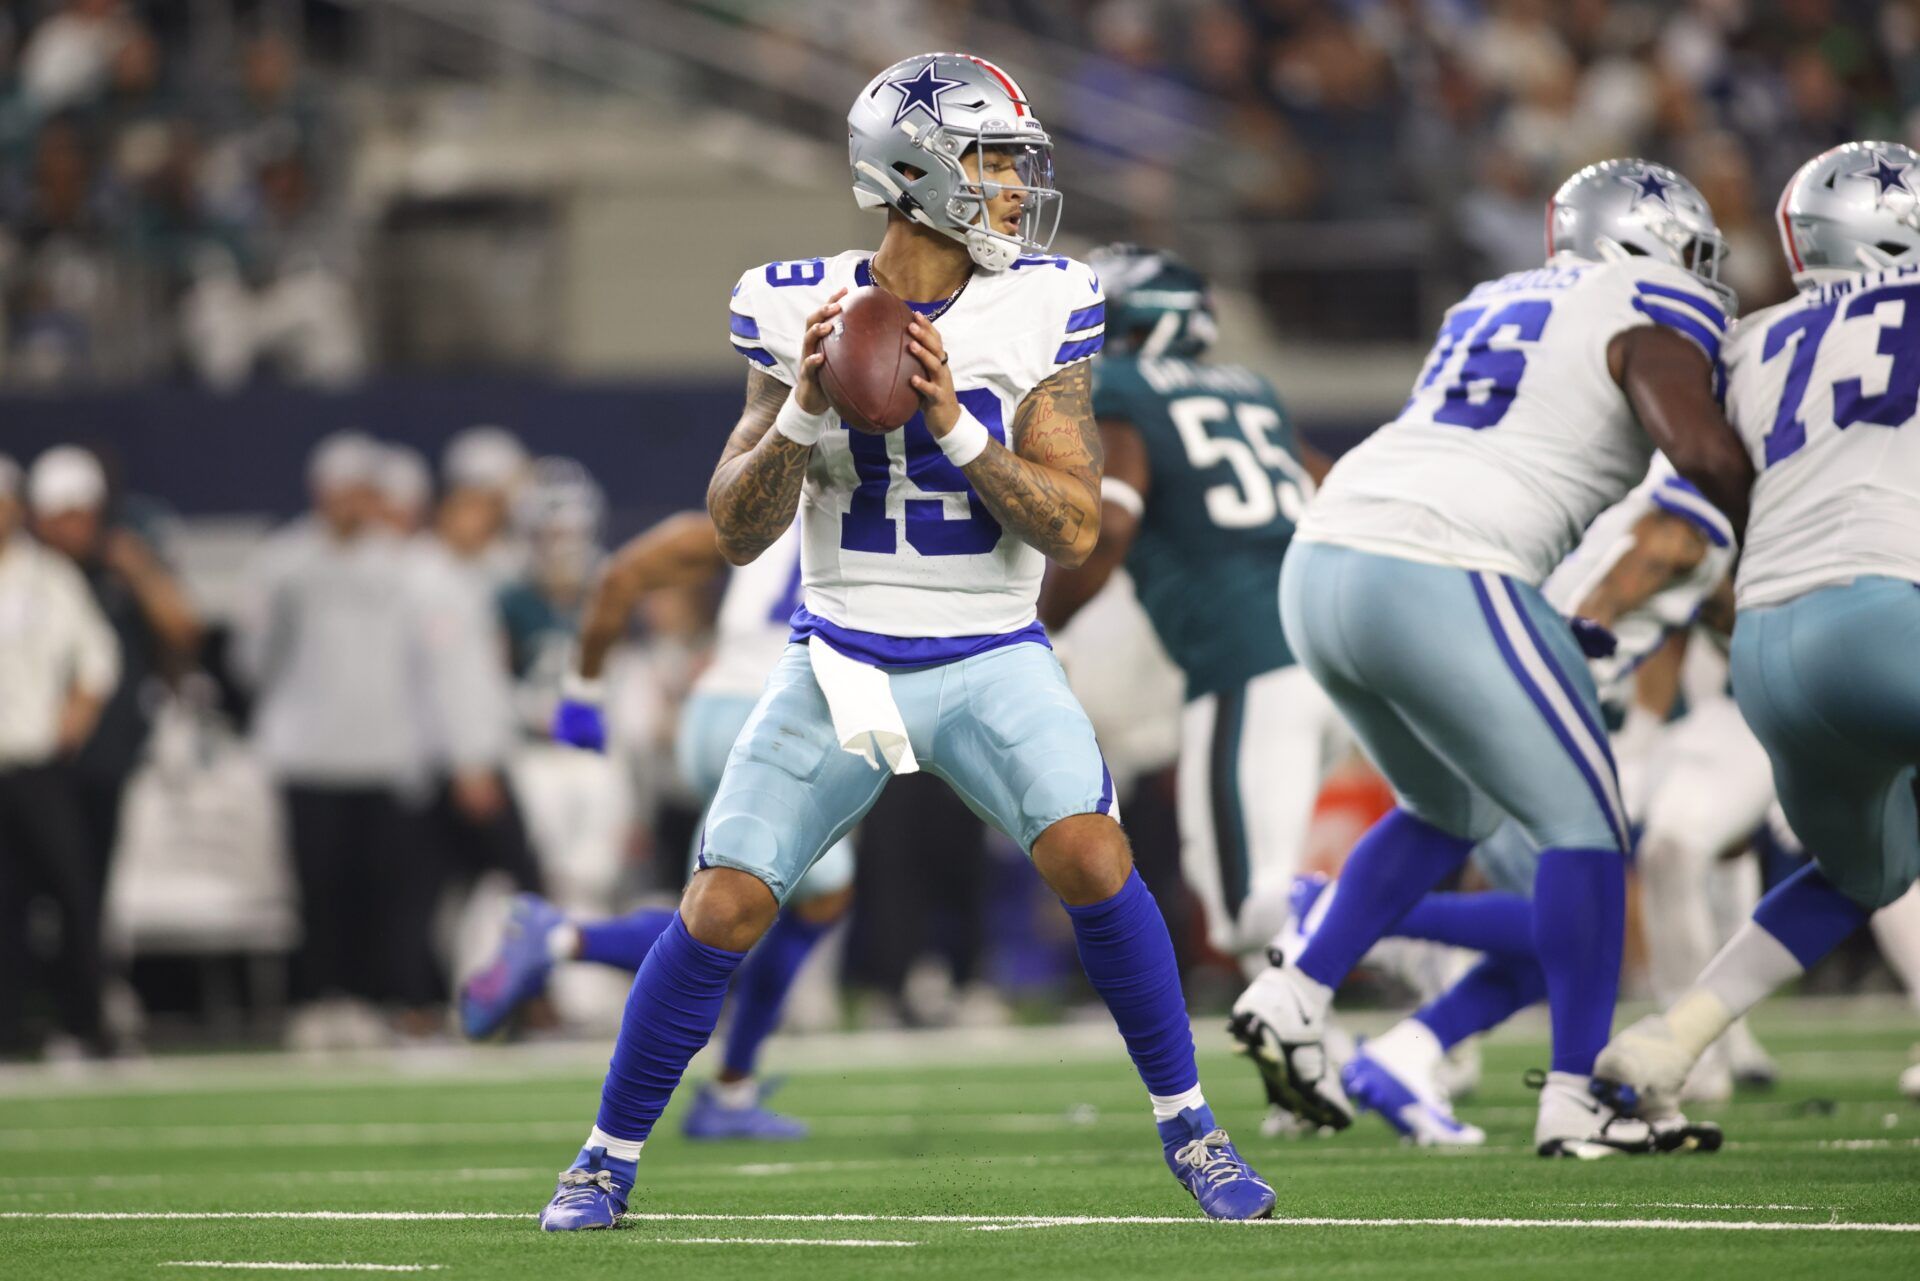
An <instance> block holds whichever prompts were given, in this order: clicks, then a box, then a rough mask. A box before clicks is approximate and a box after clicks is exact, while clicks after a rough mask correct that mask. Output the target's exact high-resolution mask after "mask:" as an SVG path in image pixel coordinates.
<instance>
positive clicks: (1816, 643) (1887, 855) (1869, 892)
mask: <svg viewBox="0 0 1920 1281" xmlns="http://www.w3.org/2000/svg"><path fill="white" fill-rule="evenodd" d="M1733 695H1734V698H1735V699H1736V700H1737V701H1738V702H1739V704H1740V712H1741V714H1742V715H1743V716H1745V717H1746V718H1747V723H1748V724H1749V725H1751V726H1752V727H1753V732H1754V734H1755V735H1756V736H1757V737H1758V738H1759V739H1760V742H1761V744H1762V746H1764V747H1765V748H1766V749H1767V756H1768V757H1769V758H1770V759H1771V760H1772V761H1773V779H1774V786H1775V789H1776V790H1777V791H1778V792H1779V794H1780V805H1781V807H1782V808H1783V809H1785V810H1786V812H1787V821H1788V822H1790V823H1792V824H1793V830H1794V834H1795V835H1797V836H1798V837H1799V838H1800V840H1801V842H1802V843H1803V844H1804V845H1805V846H1806V847H1807V851H1808V853H1810V854H1811V855H1813V858H1814V861H1815V862H1817V863H1818V864H1819V865H1820V870H1821V871H1822V872H1824V873H1826V876H1827V879H1828V880H1830V881H1832V882H1833V883H1834V885H1835V886H1837V887H1838V888H1839V889H1840V891H1841V892H1842V893H1843V894H1845V895H1847V897H1849V898H1851V899H1853V900H1854V901H1855V902H1857V903H1859V904H1860V905H1861V906H1862V907H1865V908H1867V909H1868V910H1870V911H1871V910H1873V909H1876V908H1881V907H1885V906H1886V905H1887V904H1889V903H1891V902H1893V901H1894V900H1895V899H1897V898H1899V897H1900V896H1901V895H1902V894H1904V893H1905V892H1906V890H1907V887H1908V886H1909V885H1911V884H1913V882H1914V880H1915V879H1916V878H1920V817H1917V816H1916V804H1915V802H1916V799H1920V798H1916V795H1915V787H1916V782H1915V778H1916V766H1920V585H1916V584H1914V583H1909V582H1905V581H1903V580H1901V579H1896V578H1880V577H1865V578H1858V579H1855V580H1854V581H1853V582H1851V583H1848V584H1846V585H1845V586H1840V587H1823V588H1820V589H1819V590H1817V591H1812V592H1808V593H1807V594H1806V595H1804V596H1800V597H1797V598H1795V599H1793V600H1790V601H1787V602H1786V603H1784V604H1780V605H1766V606H1762V607H1760V608H1757V609H1743V610H1741V611H1740V617H1739V621H1738V623H1737V624H1736V625H1735V627H1734V631H1733Z"/></svg>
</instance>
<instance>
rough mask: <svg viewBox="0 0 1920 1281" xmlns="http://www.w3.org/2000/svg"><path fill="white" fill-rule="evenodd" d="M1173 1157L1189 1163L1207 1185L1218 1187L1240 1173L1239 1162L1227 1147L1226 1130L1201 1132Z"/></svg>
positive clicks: (1183, 1163) (1184, 1163)
mask: <svg viewBox="0 0 1920 1281" xmlns="http://www.w3.org/2000/svg"><path fill="white" fill-rule="evenodd" d="M1173 1159H1174V1160H1176V1161H1178V1162H1179V1163H1180V1164H1181V1165H1190V1166H1192V1167H1193V1168H1194V1169H1195V1170H1197V1171H1199V1173H1200V1177H1201V1178H1202V1179H1204V1180H1205V1181H1206V1183H1207V1185H1208V1186H1209V1187H1219V1186H1220V1185H1221V1184H1222V1183H1229V1182H1232V1181H1233V1180H1234V1179H1237V1178H1239V1177H1240V1175H1241V1167H1240V1162H1239V1161H1238V1160H1236V1159H1235V1158H1234V1156H1233V1154H1232V1152H1231V1151H1230V1150H1229V1149H1228V1147H1227V1132H1226V1131H1225V1130H1214V1131H1212V1132H1211V1133H1209V1134H1203V1135H1201V1136H1200V1137H1199V1138H1197V1139H1195V1140H1193V1141H1192V1142H1191V1143H1188V1144H1187V1145H1186V1146H1185V1147H1182V1148H1180V1149H1179V1150H1178V1151H1176V1152H1175V1153H1174V1154H1173Z"/></svg>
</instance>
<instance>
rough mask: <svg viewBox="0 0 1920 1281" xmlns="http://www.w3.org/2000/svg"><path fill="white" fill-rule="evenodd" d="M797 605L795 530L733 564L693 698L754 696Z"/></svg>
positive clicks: (784, 639)
mask: <svg viewBox="0 0 1920 1281" xmlns="http://www.w3.org/2000/svg"><path fill="white" fill-rule="evenodd" d="M799 603H800V526H799V525H798V524H797V523H796V524H793V525H790V526H788V527H787V532H786V533H784V534H782V535H780V537H778V538H776V539H775V540H774V542H773V546H771V547H769V548H767V550H765V551H764V552H761V553H760V555H759V556H758V557H756V558H755V559H754V560H753V561H752V562H750V563H748V564H745V565H736V566H734V569H733V572H732V573H731V574H729V575H728V576H727V590H726V593H725V594H724V595H722V596H721V597H720V614H719V617H718V618H716V619H715V620H714V629H713V632H714V635H713V661H712V662H711V663H709V664H707V669H706V670H705V671H704V672H701V673H700V678H699V679H698V680H696V681H695V682H694V683H693V688H694V692H695V693H698V694H745V695H747V696H749V697H753V696H757V695H758V694H759V693H760V690H761V689H762V687H764V686H765V685H766V683H767V673H768V672H770V671H772V670H773V665H774V664H775V663H777V662H779V661H780V653H781V651H782V650H784V649H785V648H786V647H787V636H788V634H789V633H790V632H791V631H792V630H793V611H794V607H795V606H797V605H798V604H799Z"/></svg>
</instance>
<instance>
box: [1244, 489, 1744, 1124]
mask: <svg viewBox="0 0 1920 1281" xmlns="http://www.w3.org/2000/svg"><path fill="white" fill-rule="evenodd" d="M1734 553H1735V546H1734V539H1733V530H1732V527H1731V525H1729V524H1728V522H1727V519H1726V517H1724V516H1722V515H1721V514H1720V513H1719V512H1718V511H1716V510H1715V509H1714V508H1713V507H1712V505H1711V504H1709V503H1707V502H1706V501H1705V500H1704V499H1703V498H1702V497H1701V496H1700V493H1699V491H1698V490H1696V489H1695V488H1694V487H1693V486H1692V485H1690V484H1689V483H1688V482H1687V481H1685V480H1683V479H1682V478H1681V477H1679V476H1678V475H1676V474H1675V472H1674V470H1673V468H1672V466H1671V465H1670V464H1669V463H1668V462H1667V460H1666V459H1665V458H1664V457H1656V458H1655V460H1654V464H1653V467H1652V469H1651V471H1650V472H1649V473H1648V475H1647V479H1646V480H1645V481H1644V482H1642V483H1641V484H1640V485H1639V486H1637V487H1636V488H1635V489H1634V490H1633V492H1632V493H1630V494H1628V495H1627V496H1626V497H1625V498H1624V499H1622V500H1621V501H1620V502H1618V503H1616V504H1615V505H1614V506H1612V507H1610V508H1608V509H1607V510H1606V511H1604V512H1602V513H1601V514H1600V515H1599V517H1597V518H1596V519H1595V520H1594V522H1593V524H1592V525H1591V526H1589V527H1588V529H1587V532H1586V535H1585V536H1584V537H1583V538H1582V539H1581V540H1580V544H1579V545H1578V546H1577V547H1575V548H1574V550H1573V552H1572V554H1570V555H1569V556H1568V557H1567V559H1566V560H1564V561H1562V562H1561V563H1560V565H1559V567H1558V568H1557V569H1555V570H1554V572H1553V573H1552V574H1551V575H1550V576H1549V577H1548V579H1547V581H1546V583H1545V584H1543V585H1542V588H1541V594H1542V595H1543V596H1545V597H1546V599H1547V602H1548V603H1549V604H1550V605H1552V606H1553V607H1554V609H1556V610H1558V611H1559V612H1560V613H1561V614H1562V615H1564V616H1565V617H1566V618H1567V619H1568V620H1569V621H1570V622H1571V623H1572V624H1573V626H1574V628H1575V633H1576V635H1577V636H1578V637H1579V638H1580V641H1581V647H1582V648H1583V649H1584V650H1585V651H1586V654H1587V668H1588V670H1589V671H1590V672H1591V673H1592V674H1593V679H1594V684H1595V687H1596V691H1597V693H1598V695H1599V700H1600V707H1601V712H1602V715H1603V717H1604V719H1605V722H1606V724H1607V725H1608V726H1609V727H1610V728H1612V729H1614V730H1615V733H1614V734H1613V736H1612V746H1613V750H1614V753H1615V756H1616V758H1617V759H1618V760H1620V761H1621V762H1622V772H1623V773H1624V772H1625V762H1626V761H1627V759H1628V757H1629V755H1630V754H1638V755H1644V754H1646V750H1647V749H1646V748H1645V747H1644V746H1642V745H1641V744H1640V743H1639V742H1638V741H1637V740H1639V739H1642V738H1644V737H1646V736H1645V735H1644V734H1642V733H1639V732H1637V727H1640V726H1645V725H1649V724H1650V725H1651V726H1652V728H1653V729H1654V730H1655V731H1657V730H1658V727H1659V721H1660V719H1661V717H1662V716H1663V715H1664V711H1665V705H1664V704H1662V705H1661V706H1659V707H1651V708H1650V707H1646V706H1643V705H1641V704H1639V702H1638V698H1639V697H1640V690H1639V689H1638V682H1637V681H1636V679H1635V678H1636V676H1637V675H1638V674H1639V673H1640V672H1641V671H1642V670H1644V667H1645V664H1646V663H1647V662H1648V660H1649V659H1651V658H1653V657H1654V656H1655V655H1657V654H1660V653H1662V652H1663V649H1664V647H1665V645H1666V643H1667V641H1668V639H1669V638H1670V637H1672V636H1674V635H1678V634H1683V633H1684V632H1685V630H1686V629H1687V628H1688V627H1689V626H1690V625H1691V624H1692V623H1693V621H1694V620H1695V619H1696V617H1701V616H1703V615H1705V616H1714V610H1715V609H1716V608H1717V607H1716V606H1715V605H1714V602H1715V601H1716V600H1718V599H1719V598H1720V596H1721V595H1722V591H1721V589H1722V587H1723V586H1724V585H1725V582H1726V576H1727V571H1728V570H1729V568H1731V566H1732V564H1733V558H1734ZM1721 626H1722V627H1723V628H1724V629H1725V630H1731V628H1730V625H1729V621H1727V620H1723V621H1722V622H1721ZM1472 860H1473V864H1474V866H1475V868H1476V869H1477V870H1478V871H1479V873H1480V874H1481V876H1482V877H1483V878H1484V879H1485V880H1486V881H1487V883H1488V884H1489V885H1490V886H1492V889H1491V891H1489V892H1484V893H1466V894H1455V893H1441V894H1429V895H1427V896H1426V897H1425V898H1423V899H1421V900H1420V902H1418V903H1417V904H1415V905H1414V906H1413V908H1412V909H1411V910H1409V911H1408V913H1407V914H1406V915H1405V916H1404V917H1402V918H1401V919H1400V921H1399V923H1398V924H1397V925H1395V926H1394V929H1393V935H1394V937H1399V938H1411V939H1420V940H1425V941H1427V942H1431V943H1440V944H1445V945H1448V946H1451V947H1459V948H1465V949H1468V950H1470V951H1474V952H1479V953H1482V959H1481V961H1480V962H1479V963H1478V964H1477V965H1476V966H1474V968H1472V969H1470V970H1468V971H1467V972H1466V973H1465V974H1464V975H1462V976H1461V977H1460V978H1459V980H1458V981H1457V982H1455V983H1453V984H1452V985H1450V986H1449V987H1448V988H1446V989H1445V990H1444V991H1442V992H1440V993H1438V994H1436V995H1435V997H1434V998H1433V999H1432V1000H1430V1001H1428V1002H1427V1003H1426V1004H1425V1005H1423V1006H1422V1007H1421V1008H1420V1009H1419V1010H1417V1011H1416V1012H1415V1013H1414V1014H1413V1015H1411V1016H1410V1017H1408V1018H1407V1019H1404V1020H1402V1021H1401V1022H1400V1023H1398V1024H1396V1025H1395V1026H1394V1027H1393V1028H1391V1029H1390V1030H1388V1031H1387V1032H1385V1033H1383V1034H1382V1035H1380V1036H1377V1037H1374V1038H1373V1039H1372V1040H1370V1041H1367V1042H1365V1043H1364V1044H1363V1045H1362V1046H1361V1048H1360V1050H1359V1051H1358V1052H1357V1053H1356V1054H1354V1055H1353V1056H1352V1057H1351V1058H1350V1059H1348V1061H1347V1062H1346V1063H1345V1064H1344V1065H1343V1066H1342V1068H1341V1072H1340V1079H1341V1084H1342V1085H1343V1086H1344V1087H1345V1090H1346V1093H1347V1097H1348V1098H1349V1099H1350V1100H1351V1101H1352V1102H1353V1103H1354V1104H1355V1105H1356V1106H1357V1107H1359V1108H1361V1109H1362V1110H1371V1111H1375V1112H1378V1113H1379V1114H1380V1115H1381V1117H1382V1118H1383V1119H1385V1120H1386V1121H1387V1123H1388V1124H1389V1125H1391V1126H1393V1127H1394V1128H1395V1129H1396V1130H1398V1131H1400V1133H1402V1134H1403V1135H1406V1136H1407V1137H1409V1138H1411V1139H1412V1140H1413V1141H1414V1142H1416V1143H1418V1144H1420V1145H1422V1146H1435V1145H1470V1144H1476V1143H1480V1142H1484V1141H1485V1135H1484V1134H1483V1133H1482V1132H1481V1131H1480V1130H1478V1129H1477V1128H1476V1127H1473V1126H1470V1125H1462V1124H1461V1123H1460V1122H1459V1121H1458V1120H1457V1119H1455V1117H1454V1116H1453V1113H1452V1110H1451V1105H1450V1100H1449V1097H1448V1091H1447V1090H1446V1089H1445V1087H1444V1085H1443V1079H1444V1076H1445V1070H1444V1067H1445V1065H1444V1063H1443V1056H1445V1055H1446V1054H1447V1052H1448V1051H1450V1050H1452V1049H1453V1048H1454V1047H1455V1046H1456V1045H1459V1044H1461V1043H1462V1042H1464V1041H1465V1040H1466V1039H1467V1038H1468V1037H1470V1036H1474V1035H1477V1034H1478V1033H1481V1032H1485V1031H1488V1030H1490V1029H1491V1028H1493V1027H1496V1026H1498V1025H1499V1024H1500V1023H1501V1022H1503V1021H1505V1020H1506V1018H1507V1017H1508V1016H1510V1015H1511V1014H1513V1013H1514V1012H1516V1011H1518V1010H1520V1009H1523V1008H1525V1007H1526V1006H1528V1005H1531V1004H1533V1003H1535V1002H1536V1001H1538V1000H1540V999H1541V998H1542V997H1543V996H1544V995H1545V990H1546V989H1545V976H1544V974H1543V972H1542V971H1541V968H1540V964H1539V961H1538V958H1537V953H1536V950H1535V945H1534V940H1533V919H1532V909H1531V906H1530V900H1531V897H1532V886H1533V881H1534V878H1535V875H1536V873H1537V869H1538V862H1539V851H1538V850H1537V849H1535V848H1534V847H1533V845H1532V844H1531V843H1530V842H1529V841H1528V839H1527V837H1526V833H1525V831H1524V830H1523V829H1521V827H1520V826H1519V825H1518V824H1517V823H1516V822H1514V821H1512V820H1511V819H1509V820H1508V821H1507V822H1505V823H1503V824H1502V825H1501V826H1500V828H1499V829H1498V830H1496V831H1495V832H1494V834H1493V835H1492V836H1490V837H1489V838H1487V839H1486V840H1484V841H1482V842H1480V844H1479V845H1477V846H1476V847H1475V848H1474V851H1473V855H1472ZM1703 871H1704V869H1703ZM1694 893H1695V895H1696V897H1699V896H1700V895H1701V894H1702V890H1701V889H1700V888H1699V887H1695V889H1694ZM1329 898H1330V892H1329V893H1319V892H1316V888H1315V887H1314V886H1312V885H1308V886H1305V887H1302V888H1300V889H1298V890H1296V900H1297V904H1298V905H1297V907H1296V911H1299V912H1300V914H1301V916H1302V918H1303V919H1302V920H1301V922H1300V923H1299V924H1298V925H1296V926H1295V932H1296V935H1297V941H1296V942H1294V943H1293V944H1292V945H1291V946H1292V948H1294V949H1297V948H1298V947H1299V946H1300V944H1301V942H1304V939H1305V938H1306V937H1308V936H1310V935H1311V932H1312V930H1313V929H1314V928H1315V927H1317V924H1318V922H1319V920H1320V919H1322V918H1323V917H1324V916H1325V914H1326V912H1327V911H1328V909H1329V907H1330V906H1331V904H1330V902H1329ZM1286 950H1289V949H1288V947H1287V946H1286V945H1283V946H1282V951H1283V952H1284V951H1286ZM1695 1129H1696V1131H1697V1132H1696V1133H1695V1135H1694V1137H1695V1139H1696V1141H1699V1140H1700V1139H1701V1138H1702V1137H1703V1134H1704V1133H1705V1132H1704V1131H1703V1130H1701V1128H1700V1127H1695ZM1716 1137H1717V1136H1716Z"/></svg>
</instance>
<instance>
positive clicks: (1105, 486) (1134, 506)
mask: <svg viewBox="0 0 1920 1281" xmlns="http://www.w3.org/2000/svg"><path fill="white" fill-rule="evenodd" d="M1100 501H1101V502H1103V503H1112V504H1113V505H1114V506H1115V507H1118V508H1119V509H1120V510H1121V511H1123V512H1125V513H1126V514H1127V515H1129V516H1131V517H1133V518H1134V519H1135V520H1139V519H1140V517H1141V514H1142V513H1144V512H1145V511H1146V510H1147V500H1146V499H1144V498H1142V497H1141V496H1140V491H1139V490H1137V489H1135V488H1134V487H1133V486H1132V485H1129V484H1128V483H1127V482H1126V481H1124V480H1121V479H1120V478H1119V477H1118V476H1102V477H1101V478H1100Z"/></svg>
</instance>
